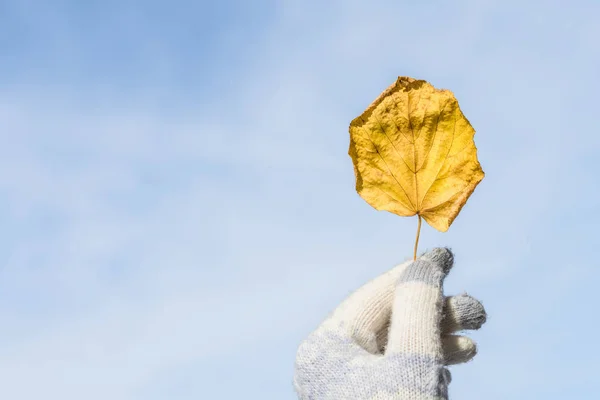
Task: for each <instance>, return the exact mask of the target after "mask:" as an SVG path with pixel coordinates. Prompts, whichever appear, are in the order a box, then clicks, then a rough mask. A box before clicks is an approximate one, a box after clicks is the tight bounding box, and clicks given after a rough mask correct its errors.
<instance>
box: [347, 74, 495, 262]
mask: <svg viewBox="0 0 600 400" xmlns="http://www.w3.org/2000/svg"><path fill="white" fill-rule="evenodd" d="M474 135H475V130H474V129H473V127H472V126H471V124H470V123H469V121H468V120H467V118H465V116H464V115H463V113H462V112H461V110H460V108H459V106H458V101H457V100H456V98H455V97H454V95H453V94H452V92H450V91H449V90H439V89H435V88H434V87H433V86H432V85H431V84H429V83H427V82H426V81H423V80H415V79H413V78H408V77H399V78H398V79H397V80H396V82H395V83H394V84H392V85H391V86H390V87H388V88H387V89H386V90H385V91H384V92H383V93H382V94H381V95H380V96H379V97H378V98H377V99H376V100H375V101H374V102H373V103H372V104H371V105H370V106H369V107H368V108H367V109H366V111H365V112H363V113H362V115H360V116H359V117H357V118H355V119H354V120H353V121H352V122H351V123H350V149H349V151H348V154H349V155H350V157H351V158H352V162H353V164H354V172H355V175H356V191H357V192H358V194H360V196H361V197H362V198H363V199H364V200H365V201H366V202H367V203H369V204H370V205H371V206H373V207H374V208H375V209H377V210H385V211H389V212H392V213H394V214H397V215H400V216H404V217H410V216H413V215H418V217H419V228H418V230H417V241H416V243H415V257H416V249H417V244H418V238H419V232H420V226H421V218H423V219H424V220H425V221H427V223H428V224H429V225H431V226H432V227H434V228H435V229H437V230H439V231H441V232H445V231H447V230H448V228H449V227H450V225H451V224H452V222H453V221H454V219H455V218H456V216H457V215H458V213H459V212H460V210H461V209H462V207H463V206H464V205H465V203H466V201H467V199H468V198H469V196H470V195H471V193H473V191H474V190H475V187H476V186H477V185H478V184H479V182H480V181H481V180H482V179H483V177H484V173H483V170H482V168H481V165H480V164H479V161H478V160H477V148H476V147H475V143H474V141H473V136H474Z"/></svg>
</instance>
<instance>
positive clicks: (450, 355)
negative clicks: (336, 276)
mask: <svg viewBox="0 0 600 400" xmlns="http://www.w3.org/2000/svg"><path fill="white" fill-rule="evenodd" d="M453 261H454V258H453V255H452V252H451V251H450V250H449V249H445V248H437V249H434V250H433V251H430V252H428V253H425V254H423V255H422V256H421V257H419V258H417V260H416V261H412V260H411V261H407V262H405V263H403V264H401V265H398V266H397V267H395V268H393V269H392V270H390V271H388V272H386V273H385V274H383V275H381V276H379V277H378V278H376V279H374V280H372V281H371V282H369V283H367V284H366V285H364V286H363V287H361V288H360V289H358V290H357V291H356V292H354V293H353V294H352V295H350V296H349V297H348V298H347V299H346V300H345V301H344V302H343V303H342V304H341V305H340V306H339V307H338V308H337V309H336V310H335V311H334V312H333V313H332V314H331V315H330V316H329V317H328V318H327V319H326V320H325V321H324V322H323V323H322V324H321V326H319V327H318V328H317V330H315V331H314V332H313V333H311V334H310V335H309V337H308V338H307V339H306V340H304V341H303V342H302V344H301V345H300V347H299V349H298V352H297V356H296V366H295V374H294V387H295V389H296V392H297V393H298V396H299V398H300V399H302V400H346V399H347V400H391V399H398V400H434V399H435V400H446V399H448V384H449V383H450V372H449V371H448V369H447V368H446V366H447V365H451V364H457V363H463V362H467V361H469V360H470V359H472V358H473V357H474V356H475V353H476V347H475V343H474V342H473V341H472V340H471V339H469V338H467V337H465V336H459V335H452V334H451V333H453V332H456V331H459V330H463V329H479V328H480V327H481V325H482V324H483V323H484V322H485V320H486V313H485V310H484V308H483V306H482V305H481V303H480V302H479V301H477V300H476V299H474V298H473V297H471V296H469V295H467V294H463V295H459V296H451V297H444V295H443V288H442V286H443V281H444V278H445V277H446V274H447V273H448V271H449V270H450V268H451V267H452V264H453Z"/></svg>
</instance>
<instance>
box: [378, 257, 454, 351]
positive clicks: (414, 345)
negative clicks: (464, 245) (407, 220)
mask: <svg viewBox="0 0 600 400" xmlns="http://www.w3.org/2000/svg"><path fill="white" fill-rule="evenodd" d="M453 261H454V257H453V255H452V252H451V251H450V250H449V249H446V248H437V249H434V250H432V251H430V252H428V253H426V254H424V255H423V256H421V257H419V258H418V259H417V260H416V261H413V262H412V263H410V264H409V265H408V266H407V267H406V269H405V270H404V271H403V272H402V274H401V275H400V277H399V279H398V283H397V285H396V291H395V298H394V304H393V310H392V316H391V322H390V332H389V338H388V345H387V348H386V354H394V353H403V354H415V353H416V354H419V355H421V356H427V357H432V358H435V359H437V358H439V357H442V348H441V333H440V322H441V318H442V309H443V303H444V297H443V294H442V293H443V282H444V278H445V277H446V274H447V273H448V271H449V270H450V268H452V264H453Z"/></svg>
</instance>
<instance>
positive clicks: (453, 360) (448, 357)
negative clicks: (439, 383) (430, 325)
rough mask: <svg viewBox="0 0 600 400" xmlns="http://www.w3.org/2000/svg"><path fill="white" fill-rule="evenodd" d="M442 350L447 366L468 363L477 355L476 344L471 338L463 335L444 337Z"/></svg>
mask: <svg viewBox="0 0 600 400" xmlns="http://www.w3.org/2000/svg"><path fill="white" fill-rule="evenodd" d="M442 348H443V352H444V363H445V364H446V365H454V364H461V363H466V362H467V361H471V359H472V358H473V357H475V355H476V354H477V345H476V344H475V342H474V341H473V340H471V338H468V337H466V336H461V335H446V336H443V337H442Z"/></svg>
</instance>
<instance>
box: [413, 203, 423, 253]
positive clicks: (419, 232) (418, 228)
mask: <svg viewBox="0 0 600 400" xmlns="http://www.w3.org/2000/svg"><path fill="white" fill-rule="evenodd" d="M417 217H419V225H418V226H417V239H416V240H415V253H414V255H413V260H416V259H417V247H419V235H420V234H421V215H419V214H417Z"/></svg>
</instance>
